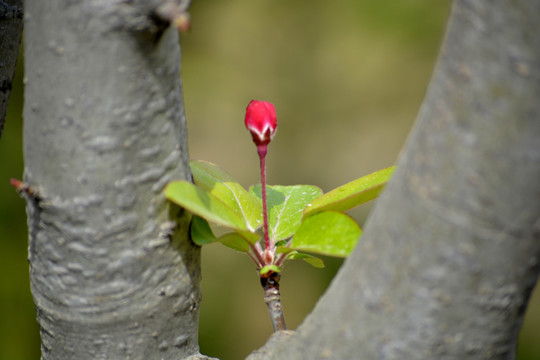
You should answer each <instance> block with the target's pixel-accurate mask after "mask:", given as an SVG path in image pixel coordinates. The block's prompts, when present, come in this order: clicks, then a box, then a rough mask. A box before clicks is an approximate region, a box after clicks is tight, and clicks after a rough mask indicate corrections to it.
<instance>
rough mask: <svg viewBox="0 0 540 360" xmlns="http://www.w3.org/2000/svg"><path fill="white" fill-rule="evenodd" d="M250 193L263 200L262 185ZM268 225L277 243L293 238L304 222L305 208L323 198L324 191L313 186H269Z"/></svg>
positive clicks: (271, 236)
mask: <svg viewBox="0 0 540 360" xmlns="http://www.w3.org/2000/svg"><path fill="white" fill-rule="evenodd" d="M249 191H250V192H252V193H253V194H255V195H256V196H257V197H258V198H259V199H260V198H261V185H255V186H252V187H251V188H250V189H249ZM266 191H267V203H268V223H269V227H268V229H269V232H270V238H271V239H272V240H273V241H274V242H277V241H279V240H283V239H286V238H289V237H291V236H292V235H293V234H294V233H295V232H296V230H297V229H298V227H299V226H300V223H301V221H302V215H303V211H304V208H305V207H306V205H307V204H309V202H311V201H313V200H314V199H316V198H317V197H319V196H321V194H322V191H321V189H319V188H318V187H316V186H312V185H293V186H281V185H274V186H267V188H266Z"/></svg>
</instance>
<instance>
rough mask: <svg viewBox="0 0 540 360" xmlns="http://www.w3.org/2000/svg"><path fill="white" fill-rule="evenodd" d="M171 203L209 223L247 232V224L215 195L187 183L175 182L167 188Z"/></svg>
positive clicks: (166, 194) (166, 191) (166, 193)
mask: <svg viewBox="0 0 540 360" xmlns="http://www.w3.org/2000/svg"><path fill="white" fill-rule="evenodd" d="M165 196H166V197H167V199H169V200H170V201H172V202H174V203H175V204H177V205H180V206H181V207H183V208H185V209H187V210H189V211H191V212H192V213H194V214H195V215H198V216H200V217H202V218H204V219H206V220H207V221H210V222H213V223H216V224H218V225H222V226H226V227H229V228H232V229H237V230H247V225H246V223H245V222H244V221H243V220H242V218H240V217H239V216H238V215H237V214H236V213H235V212H234V211H233V210H232V209H231V208H230V207H228V206H227V205H225V203H223V202H222V201H221V200H219V199H218V198H216V197H215V196H214V195H212V194H209V193H207V192H206V191H204V190H202V189H200V188H198V187H197V186H195V185H193V184H192V183H190V182H187V181H173V182H171V183H169V184H168V185H167V187H166V188H165Z"/></svg>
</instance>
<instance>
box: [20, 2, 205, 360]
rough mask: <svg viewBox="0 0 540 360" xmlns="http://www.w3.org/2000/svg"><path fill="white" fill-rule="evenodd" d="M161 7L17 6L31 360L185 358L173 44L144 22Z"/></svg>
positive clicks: (194, 251)
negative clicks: (166, 192)
mask: <svg viewBox="0 0 540 360" xmlns="http://www.w3.org/2000/svg"><path fill="white" fill-rule="evenodd" d="M162 3H165V2H164V1H163V2H159V1H99V0H88V1H73V0H50V1H42V0H28V1H27V3H26V8H25V12H26V14H25V15H26V16H25V19H26V25H25V26H26V35H25V60H26V79H27V82H26V88H25V99H26V100H25V109H24V116H25V124H24V157H25V181H26V183H27V184H29V185H30V186H32V187H33V188H34V189H35V190H37V191H38V196H37V197H31V196H28V199H27V200H28V205H27V212H28V221H29V233H30V239H29V261H30V277H31V288H32V293H33V296H34V301H35V304H36V308H37V315H38V321H39V325H40V327H41V336H42V359H44V360H45V359H62V360H66V359H79V360H80V359H144V360H149V359H183V358H187V357H188V356H193V357H194V358H199V357H198V355H197V354H198V345H197V331H198V308H199V303H200V284H199V282H200V276H201V274H200V252H199V248H198V247H195V246H193V245H192V244H191V242H190V241H189V239H188V237H187V228H188V224H189V220H190V217H189V215H187V214H184V213H182V211H181V210H180V209H179V208H172V207H171V206H170V204H168V203H167V202H166V201H165V199H164V196H163V188H164V186H165V185H166V184H167V182H169V181H171V180H174V179H189V178H190V172H189V165H188V153H187V139H186V126H185V117H184V109H183V101H182V88H181V80H180V48H179V45H178V35H177V34H178V33H177V31H176V30H174V29H170V28H167V27H166V22H167V21H165V20H160V19H158V18H157V16H156V15H155V11H154V10H155V9H156V8H157V7H158V6H160V5H162ZM174 3H175V2H174V1H169V2H167V5H168V6H170V5H171V4H172V5H174ZM177 3H178V4H177V5H179V6H185V1H181V0H179V1H177ZM173 7H174V6H173Z"/></svg>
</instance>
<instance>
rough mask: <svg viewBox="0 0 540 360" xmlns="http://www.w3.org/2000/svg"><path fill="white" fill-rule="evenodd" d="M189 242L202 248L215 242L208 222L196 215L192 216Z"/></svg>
mask: <svg viewBox="0 0 540 360" xmlns="http://www.w3.org/2000/svg"><path fill="white" fill-rule="evenodd" d="M191 240H192V241H193V242H194V243H195V244H197V245H199V246H203V245H206V244H210V243H213V242H215V241H216V240H217V239H216V236H215V235H214V233H213V232H212V229H211V228H210V225H209V224H208V221H206V220H204V219H203V218H201V217H198V216H197V215H194V216H193V219H192V220H191Z"/></svg>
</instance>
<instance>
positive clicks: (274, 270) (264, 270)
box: [259, 265, 281, 275]
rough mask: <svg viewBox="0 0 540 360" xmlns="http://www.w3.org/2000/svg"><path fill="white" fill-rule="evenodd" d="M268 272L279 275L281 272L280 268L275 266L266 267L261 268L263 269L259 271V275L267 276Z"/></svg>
mask: <svg viewBox="0 0 540 360" xmlns="http://www.w3.org/2000/svg"><path fill="white" fill-rule="evenodd" d="M270 271H273V272H276V273H280V272H281V268H280V267H279V266H277V265H266V266H263V268H262V269H261V270H259V274H261V275H266V274H268V273H269V272H270Z"/></svg>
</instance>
